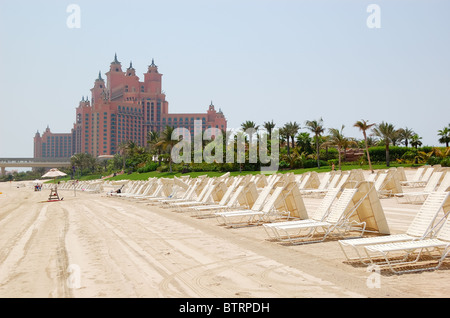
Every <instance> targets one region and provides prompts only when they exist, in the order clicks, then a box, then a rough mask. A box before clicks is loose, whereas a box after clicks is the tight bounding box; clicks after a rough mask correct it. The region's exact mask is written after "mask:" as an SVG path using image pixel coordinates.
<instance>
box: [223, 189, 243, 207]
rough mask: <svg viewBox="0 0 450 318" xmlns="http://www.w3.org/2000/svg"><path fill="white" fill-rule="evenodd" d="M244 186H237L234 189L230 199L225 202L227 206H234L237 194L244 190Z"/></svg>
mask: <svg viewBox="0 0 450 318" xmlns="http://www.w3.org/2000/svg"><path fill="white" fill-rule="evenodd" d="M244 188H245V186H242V185H241V186H238V187H237V189H236V191H234V193H233V195H232V196H231V198H230V200H229V201H228V203H227V206H228V207H232V206H235V205H236V203H237V202H238V198H239V196H240V195H241V194H242V191H243V190H244Z"/></svg>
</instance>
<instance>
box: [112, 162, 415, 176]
mask: <svg viewBox="0 0 450 318" xmlns="http://www.w3.org/2000/svg"><path fill="white" fill-rule="evenodd" d="M400 166H402V167H412V166H413V165H411V164H396V163H391V167H400ZM419 166H420V165H419ZM372 167H373V169H387V168H388V167H387V166H386V165H384V164H375V165H372ZM352 169H364V170H368V169H369V166H368V165H362V166H360V165H358V164H356V165H350V164H349V165H343V166H342V171H346V170H352ZM308 171H316V172H318V173H320V172H328V171H331V166H325V167H321V168H320V169H319V168H306V169H295V170H280V171H278V172H279V173H288V172H292V173H294V174H302V173H305V172H308ZM260 173H261V172H260V171H242V172H239V171H233V172H230V175H231V176H237V175H247V174H260ZM223 174H224V172H215V171H210V172H189V173H184V174H182V173H180V172H173V173H170V172H157V171H152V172H146V173H137V172H134V173H131V174H122V175H118V176H115V177H111V178H108V180H124V179H127V180H147V179H148V178H154V177H156V178H173V177H174V176H177V177H180V176H190V177H193V178H195V177H198V176H201V175H207V176H208V177H218V176H221V175H223Z"/></svg>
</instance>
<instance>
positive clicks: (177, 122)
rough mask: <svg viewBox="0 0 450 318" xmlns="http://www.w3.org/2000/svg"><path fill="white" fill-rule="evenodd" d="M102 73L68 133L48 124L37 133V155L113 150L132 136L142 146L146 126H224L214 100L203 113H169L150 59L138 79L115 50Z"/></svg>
mask: <svg viewBox="0 0 450 318" xmlns="http://www.w3.org/2000/svg"><path fill="white" fill-rule="evenodd" d="M105 75H106V80H107V81H106V82H105V80H104V79H103V78H102V76H101V73H100V72H99V74H98V78H97V79H96V80H95V83H94V87H93V88H92V89H91V100H90V101H89V99H88V98H86V99H85V98H84V97H83V98H82V100H81V101H80V103H79V105H78V107H77V108H76V121H75V123H74V125H73V128H72V132H71V133H58V134H55V133H52V132H51V131H50V129H49V128H48V127H47V129H46V130H45V131H44V133H43V134H42V136H41V134H40V133H39V132H37V133H36V135H35V137H34V157H35V158H48V157H50V158H58V157H65V158H67V157H70V156H72V155H73V154H76V153H83V152H84V153H90V154H92V155H94V156H101V155H113V154H115V153H117V152H118V146H119V144H120V143H122V142H124V141H128V140H133V141H134V142H136V143H137V144H138V145H141V146H145V145H146V144H147V136H148V133H149V132H151V131H162V130H163V129H164V128H165V127H166V126H172V127H175V128H177V127H184V128H186V129H188V130H189V131H190V132H191V136H192V137H193V136H194V129H196V131H200V129H201V130H205V129H207V128H219V129H221V130H223V131H226V129H227V120H226V119H225V116H224V115H223V113H222V111H221V110H220V109H219V111H216V110H215V108H214V105H213V104H212V102H211V105H209V108H208V110H207V112H206V113H179V114H171V113H169V103H168V102H167V101H166V95H165V94H164V93H163V92H162V90H161V78H162V74H161V73H159V72H158V67H157V66H156V65H155V63H154V61H153V60H152V64H151V65H149V67H148V70H147V73H145V74H144V81H142V82H141V81H139V77H138V76H136V72H135V69H134V68H133V66H132V63H130V66H129V67H128V68H127V69H126V70H125V71H122V65H121V63H120V62H119V61H118V60H117V55H115V56H114V61H112V62H111V65H110V68H109V72H107V73H106V74H105ZM195 121H197V125H198V126H197V127H194V122H195ZM199 121H201V127H200V125H199V123H200V122H199Z"/></svg>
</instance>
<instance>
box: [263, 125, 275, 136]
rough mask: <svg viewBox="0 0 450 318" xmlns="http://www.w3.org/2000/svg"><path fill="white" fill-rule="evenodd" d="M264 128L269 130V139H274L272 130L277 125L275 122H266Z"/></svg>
mask: <svg viewBox="0 0 450 318" xmlns="http://www.w3.org/2000/svg"><path fill="white" fill-rule="evenodd" d="M263 127H264V128H265V129H266V130H267V132H268V134H269V139H272V130H273V129H274V128H275V123H274V122H273V120H271V121H266V122H264V125H263Z"/></svg>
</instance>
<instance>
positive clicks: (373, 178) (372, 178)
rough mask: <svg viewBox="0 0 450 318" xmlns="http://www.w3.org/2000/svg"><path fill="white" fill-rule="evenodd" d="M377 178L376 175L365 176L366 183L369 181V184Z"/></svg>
mask: <svg viewBox="0 0 450 318" xmlns="http://www.w3.org/2000/svg"><path fill="white" fill-rule="evenodd" d="M376 176H377V174H376V173H371V174H369V175H368V176H367V180H366V181H371V182H373V181H375V177H376Z"/></svg>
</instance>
